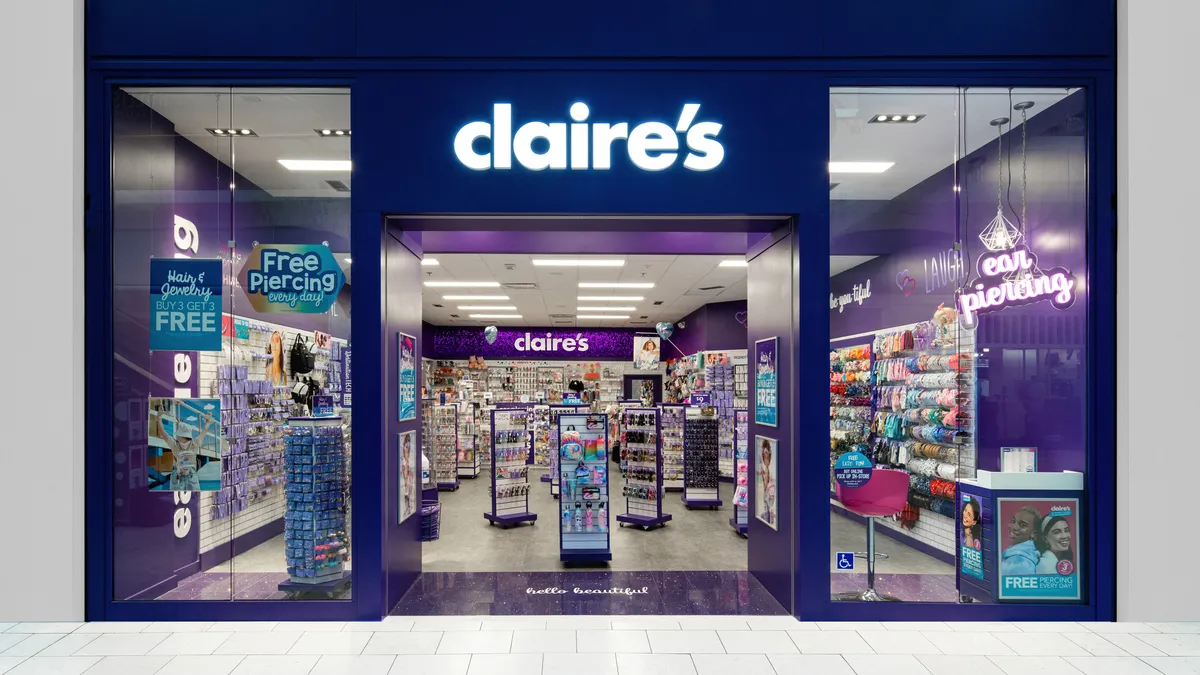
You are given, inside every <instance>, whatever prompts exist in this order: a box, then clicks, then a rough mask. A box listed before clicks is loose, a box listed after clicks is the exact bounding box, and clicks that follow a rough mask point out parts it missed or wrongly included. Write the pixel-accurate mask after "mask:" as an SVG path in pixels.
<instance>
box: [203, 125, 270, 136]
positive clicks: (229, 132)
mask: <svg viewBox="0 0 1200 675" xmlns="http://www.w3.org/2000/svg"><path fill="white" fill-rule="evenodd" d="M204 130H205V131H207V132H208V133H210V134H212V135H213V136H221V137H225V136H257V135H258V134H256V133H254V130H253V129H217V128H207V127H206V128H205V129H204Z"/></svg>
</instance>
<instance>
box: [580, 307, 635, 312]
mask: <svg viewBox="0 0 1200 675" xmlns="http://www.w3.org/2000/svg"><path fill="white" fill-rule="evenodd" d="M575 311H576V312H636V311H637V307H576V308H575Z"/></svg>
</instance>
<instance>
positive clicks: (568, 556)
mask: <svg viewBox="0 0 1200 675" xmlns="http://www.w3.org/2000/svg"><path fill="white" fill-rule="evenodd" d="M558 437H559V448H558V455H559V467H560V476H559V481H560V485H561V487H562V494H561V498H560V504H559V510H560V521H559V527H558V532H559V535H558V537H559V539H558V541H559V559H560V560H562V561H563V562H566V563H571V562H603V561H608V560H612V547H611V542H610V539H609V526H608V511H609V507H610V504H609V496H608V468H609V456H608V449H609V442H608V441H609V439H608V424H607V416H606V415H602V414H600V415H580V414H566V413H564V414H561V415H559V418H558Z"/></svg>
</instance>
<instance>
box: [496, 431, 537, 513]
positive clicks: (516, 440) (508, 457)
mask: <svg viewBox="0 0 1200 675" xmlns="http://www.w3.org/2000/svg"><path fill="white" fill-rule="evenodd" d="M491 419H492V453H491V454H492V468H491V474H492V489H491V492H492V510H491V511H490V512H487V513H484V514H483V517H484V518H487V520H488V522H489V523H491V524H492V525H500V526H502V527H508V526H510V525H515V524H517V523H524V522H529V523H533V522H534V521H536V520H537V514H536V513H530V512H529V490H530V489H531V488H532V487H533V486H532V485H530V484H529V463H528V462H529V455H530V453H531V451H532V448H531V447H530V446H529V410H527V409H524V408H506V409H497V410H493V411H492V415H491Z"/></svg>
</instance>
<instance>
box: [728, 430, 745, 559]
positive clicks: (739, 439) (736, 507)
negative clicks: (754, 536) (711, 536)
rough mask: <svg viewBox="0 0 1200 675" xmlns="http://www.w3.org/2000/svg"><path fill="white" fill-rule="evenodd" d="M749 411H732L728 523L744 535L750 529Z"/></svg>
mask: <svg viewBox="0 0 1200 675" xmlns="http://www.w3.org/2000/svg"><path fill="white" fill-rule="evenodd" d="M749 425H750V411H749V410H734V411H733V447H734V449H735V450H734V452H735V453H736V454H735V455H734V464H735V466H734V473H735V475H736V478H735V479H734V487H733V517H732V518H730V519H729V524H730V525H731V526H733V529H735V530H737V533H738V534H740V535H742V536H746V534H747V532H749V530H750V438H749V436H748V435H747V434H748V433H749V431H750V429H749Z"/></svg>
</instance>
